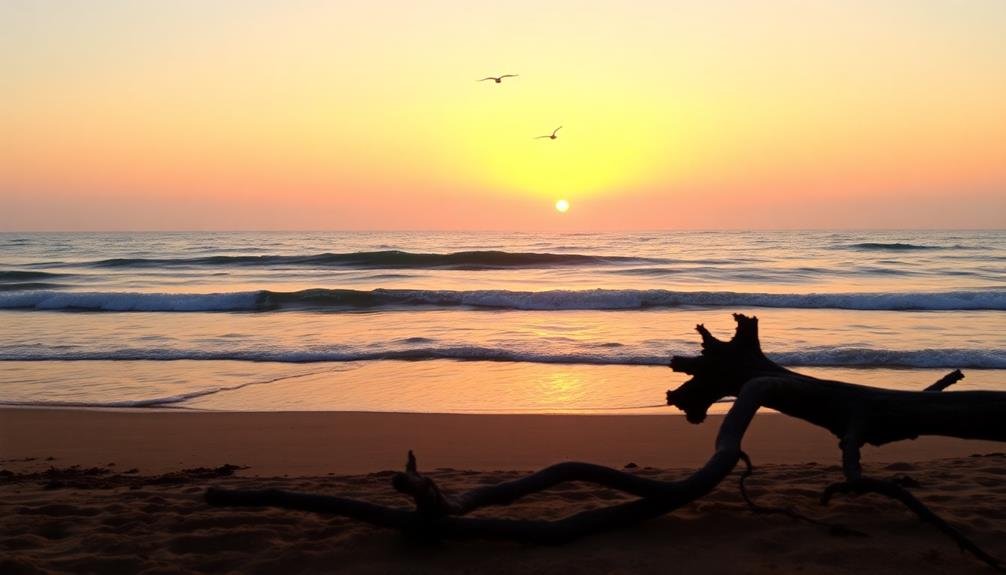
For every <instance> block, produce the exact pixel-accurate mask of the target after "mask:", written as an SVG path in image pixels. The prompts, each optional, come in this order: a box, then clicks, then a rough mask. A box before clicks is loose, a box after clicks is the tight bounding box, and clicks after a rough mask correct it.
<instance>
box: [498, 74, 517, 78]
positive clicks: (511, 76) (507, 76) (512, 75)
mask: <svg viewBox="0 0 1006 575" xmlns="http://www.w3.org/2000/svg"><path fill="white" fill-rule="evenodd" d="M517 76H520V74H503V75H502V76H500V78H516V77H517Z"/></svg>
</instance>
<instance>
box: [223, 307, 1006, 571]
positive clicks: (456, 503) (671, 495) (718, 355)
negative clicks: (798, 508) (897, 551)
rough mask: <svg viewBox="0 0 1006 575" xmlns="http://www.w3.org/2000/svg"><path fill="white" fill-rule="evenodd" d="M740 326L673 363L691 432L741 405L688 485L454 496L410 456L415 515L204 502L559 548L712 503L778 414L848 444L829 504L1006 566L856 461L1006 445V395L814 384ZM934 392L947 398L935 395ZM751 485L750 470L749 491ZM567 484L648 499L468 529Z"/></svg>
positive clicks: (552, 473) (617, 480)
mask: <svg viewBox="0 0 1006 575" xmlns="http://www.w3.org/2000/svg"><path fill="white" fill-rule="evenodd" d="M734 319H735V320H736V322H737V329H736V333H735V334H734V337H733V338H732V339H731V340H730V341H726V342H725V341H721V340H719V339H717V338H716V337H715V336H713V335H712V333H710V332H709V330H707V329H706V328H705V327H704V326H702V325H699V326H697V328H696V330H697V331H698V333H699V335H700V337H701V338H702V353H701V355H699V356H695V357H683V356H675V357H674V358H673V359H672V360H671V367H672V368H673V369H674V370H675V371H679V372H684V373H687V374H689V375H691V376H692V377H691V378H690V379H689V380H688V381H686V382H685V383H684V384H682V385H681V386H680V387H678V388H677V389H675V390H671V391H668V392H667V403H668V404H669V405H673V406H676V407H678V408H680V409H681V410H682V411H683V412H684V413H685V416H686V417H687V419H688V421H690V422H692V423H700V422H702V421H703V420H704V419H705V417H706V413H707V412H708V409H709V407H710V406H711V405H712V404H713V403H716V402H718V401H721V400H723V399H724V398H728V397H735V398H736V401H735V402H734V404H733V406H732V407H731V408H730V410H729V411H728V412H727V414H726V416H725V417H724V419H723V422H722V424H721V426H720V430H719V433H718V435H717V438H716V443H715V449H714V452H713V455H712V456H711V457H710V459H709V460H708V461H707V463H706V464H705V465H704V466H703V467H701V468H699V469H698V470H697V471H695V472H694V473H693V474H692V475H690V476H688V477H685V478H683V479H681V480H678V481H660V480H655V479H649V478H644V477H640V476H637V475H634V474H632V473H626V472H624V471H620V470H616V469H612V468H609V467H604V466H600V465H594V464H590V463H579V462H567V463H560V464H558V465H553V466H551V467H547V468H545V469H542V470H540V471H538V472H536V473H533V474H531V475H528V476H527V477H523V478H520V479H516V480H513V481H507V482H504V483H500V484H497V485H490V486H485V487H479V488H477V489H473V490H471V491H468V492H465V493H460V494H455V495H451V494H447V493H445V492H444V491H443V490H442V489H440V488H439V486H437V484H436V483H435V482H434V481H433V480H432V479H431V478H429V477H426V476H424V475H422V474H421V473H420V472H419V469H418V465H417V463H416V459H415V456H414V455H413V454H412V453H411V452H410V453H409V457H408V462H407V464H406V469H405V472H404V473H399V474H396V475H395V476H394V478H393V480H392V485H393V487H394V488H395V489H396V490H397V491H399V492H401V493H403V494H405V495H408V496H409V497H411V498H412V500H413V502H414V507H413V508H411V509H405V508H394V507H387V506H381V505H375V504H372V503H367V502H362V501H357V500H353V499H347V498H344V497H336V496H326V495H315V494H305V493H293V492H286V491H280V490H266V491H232V490H224V489H210V490H209V491H207V493H206V500H207V502H209V503H210V504H212V505H243V506H275V507H283V508H288V509H298V510H304V511H314V512H320V513H329V514H334V515H342V516H346V517H350V518H354V519H359V520H362V521H366V522H369V523H372V524H375V525H379V526H383V527H390V528H396V529H401V530H403V531H406V532H409V533H413V534H416V535H420V536H422V537H426V538H439V537H453V538H472V537H476V538H477V537H494V538H507V539H515V540H522V541H529V542H535V543H546V544H554V543H562V542H565V541H569V540H571V539H575V538H578V537H582V536H584V535H588V534H591V533H596V532H601V531H606V530H610V529H613V528H617V527H622V526H626V525H631V524H635V523H638V522H640V521H644V520H646V519H650V518H653V517H656V516H659V515H663V514H665V513H668V512H670V511H673V510H675V509H677V508H679V507H681V506H683V505H686V504H688V503H690V502H692V501H695V500H696V499H699V498H700V497H702V496H704V495H706V494H707V493H709V492H710V491H712V490H713V489H714V488H716V486H717V485H719V483H720V482H721V481H722V480H723V479H724V478H725V477H726V476H727V475H728V474H729V473H730V472H731V471H732V470H733V468H734V467H735V466H736V464H737V462H738V461H739V460H741V459H742V458H743V459H745V461H746V462H747V463H748V464H750V460H749V459H747V458H746V455H744V454H743V452H742V451H741V448H740V446H741V439H742V438H743V437H744V433H745V432H746V431H747V428H748V426H749V425H750V423H751V420H752V418H753V417H754V415H755V413H756V412H757V411H758V409H759V408H760V407H769V408H771V409H774V410H776V411H779V412H782V413H784V414H787V415H790V416H793V417H797V418H800V419H803V420H805V421H808V422H810V423H812V424H814V425H817V426H820V427H823V428H825V429H828V430H829V431H831V432H832V433H833V434H834V435H835V436H836V437H837V438H839V440H840V446H841V449H842V461H843V471H844V473H845V476H846V481H845V482H843V483H841V484H836V485H835V486H831V487H830V488H829V490H828V491H826V492H825V493H826V497H825V498H824V500H825V501H826V500H827V499H829V498H830V497H831V496H832V495H833V494H835V493H840V492H841V493H845V492H873V493H880V494H883V495H887V496H889V497H894V498H895V499H898V500H899V501H902V503H904V504H905V505H907V506H908V507H909V509H912V510H913V511H915V512H916V513H917V514H918V515H919V516H920V517H922V518H923V519H925V520H927V521H930V522H932V523H934V524H936V525H937V526H938V527H940V529H941V530H943V531H944V532H945V533H947V534H949V535H951V536H952V537H954V539H955V540H956V541H957V542H958V543H959V544H961V546H962V548H963V549H966V550H968V551H971V552H972V553H973V554H974V555H975V556H976V557H978V558H979V559H982V560H983V561H985V562H986V563H988V564H990V565H993V566H995V567H998V566H999V563H998V562H997V561H996V560H995V559H994V558H993V557H992V556H991V555H988V554H987V553H985V552H983V551H982V550H981V549H979V548H978V547H977V546H975V545H974V544H973V543H971V542H970V541H968V540H967V539H966V538H964V536H963V535H961V534H960V533H959V532H958V531H956V530H955V529H953V527H952V526H950V525H949V524H947V523H946V522H943V521H942V520H940V519H939V518H938V517H936V515H935V514H933V513H932V512H931V511H930V510H929V509H928V508H926V507H925V506H924V505H923V504H922V503H921V502H919V501H918V500H917V499H915V498H914V497H912V496H911V494H909V493H908V492H907V491H905V490H904V489H903V488H901V487H900V486H898V485H896V484H894V483H891V482H884V481H879V480H874V479H868V478H863V477H862V470H861V467H860V463H859V451H860V448H861V447H862V446H863V445H865V444H867V443H869V444H872V445H883V444H886V443H890V442H892V441H899V440H903V439H915V438H916V437H918V436H920V435H944V436H949V437H960V438H970V439H987V440H996V441H1006V393H1004V392H993V391H963V392H942V390H944V389H946V388H947V387H949V386H950V385H952V384H954V383H956V382H957V381H959V380H960V379H961V378H963V374H961V373H960V371H954V372H952V373H950V374H948V375H947V376H945V377H943V378H942V379H940V380H939V381H938V382H936V383H934V384H933V385H931V386H929V387H928V388H926V390H924V391H901V390H893V389H879V388H872V387H867V386H862V385H855V384H850V383H844V382H839V381H829V380H821V379H817V378H814V377H810V376H807V375H803V374H800V373H797V372H794V371H791V370H788V369H786V368H784V367H782V366H779V365H778V364H776V363H775V362H773V361H771V360H770V359H769V358H768V357H766V356H765V354H764V353H763V352H762V350H761V345H760V342H759V339H758V320H757V318H754V317H747V316H744V315H740V314H735V315H734ZM936 391H940V393H933V392H936ZM749 473H750V469H749V470H748V472H747V473H746V474H745V475H744V476H742V481H743V479H744V478H746V477H747V474H749ZM566 481H586V482H591V483H595V484H598V485H602V486H605V487H609V488H612V489H616V490H620V491H623V492H625V493H629V494H631V495H635V496H637V497H639V499H636V500H633V501H629V502H626V503H620V504H616V505H612V506H609V507H603V508H599V509H593V510H589V511H583V512H580V513H576V514H573V515H570V516H568V517H565V518H562V519H558V520H555V521H546V520H516V519H496V518H484V517H479V518H471V517H465V515H466V514H468V513H470V512H471V511H474V510H475V509H479V508H481V507H486V506H492V505H508V504H510V503H512V502H514V501H516V500H518V499H520V498H522V497H524V496H526V495H529V494H532V493H537V492H540V491H543V490H545V489H548V488H550V487H553V486H555V485H557V484H559V483H563V482H566ZM892 486H893V487H892ZM741 487H742V494H743V495H744V498H745V500H746V501H747V502H748V504H749V505H750V506H751V507H752V508H756V509H762V510H767V511H769V512H775V511H773V509H772V508H765V507H762V506H758V505H756V504H755V503H754V502H753V501H752V500H751V499H750V498H749V497H748V495H747V493H746V491H744V487H743V483H742V484H741ZM787 514H789V513H787ZM790 515H791V516H793V515H792V514H790ZM934 518H935V519H934ZM805 519H806V518H805ZM810 521H811V522H815V523H818V522H816V521H814V520H810Z"/></svg>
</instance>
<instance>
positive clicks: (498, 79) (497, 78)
mask: <svg viewBox="0 0 1006 575" xmlns="http://www.w3.org/2000/svg"><path fill="white" fill-rule="evenodd" d="M518 75H519V74H503V75H502V76H486V77H485V78H482V79H481V80H479V82H485V81H486V80H492V81H493V82H496V83H497V84H502V83H503V78H516V77H517V76H518Z"/></svg>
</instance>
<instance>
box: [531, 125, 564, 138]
mask: <svg viewBox="0 0 1006 575" xmlns="http://www.w3.org/2000/svg"><path fill="white" fill-rule="evenodd" d="M561 129H562V126H559V127H558V128H556V129H554V130H552V134H551V135H549V136H538V137H536V138H535V140H540V139H542V138H548V139H549V140H555V139H556V138H558V136H556V135H555V133H556V132H558V131H559V130H561Z"/></svg>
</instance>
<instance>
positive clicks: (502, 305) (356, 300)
mask: <svg viewBox="0 0 1006 575" xmlns="http://www.w3.org/2000/svg"><path fill="white" fill-rule="evenodd" d="M449 307H463V308H468V309H474V310H477V309H512V310H541V311H553V310H632V309H656V308H676V307H734V308H747V307H766V308H796V309H849V310H889V311H903V310H1006V290H996V289H991V290H982V291H949V292H920V293H911V292H910V293H884V292H877V293H821V294H818V293H811V294H772V293H746V292H688V291H670V290H631V289H626V290H612V289H595V290H580V291H573V290H551V291H539V292H532V291H509V290H472V291H454V290H413V289H375V290H371V291H363V290H352V289H309V290H302V291H295V292H276V291H267V290H260V291H246V292H230V293H212V294H164V293H125V292H59V291H19V292H7V293H0V309H21V310H57V311H59V310H65V311H73V310H79V311H114V312H127V311H146V312H235V311H248V312H266V311H273V310H284V309H300V310H319V311H352V310H358V309H399V310H402V309H422V308H449Z"/></svg>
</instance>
